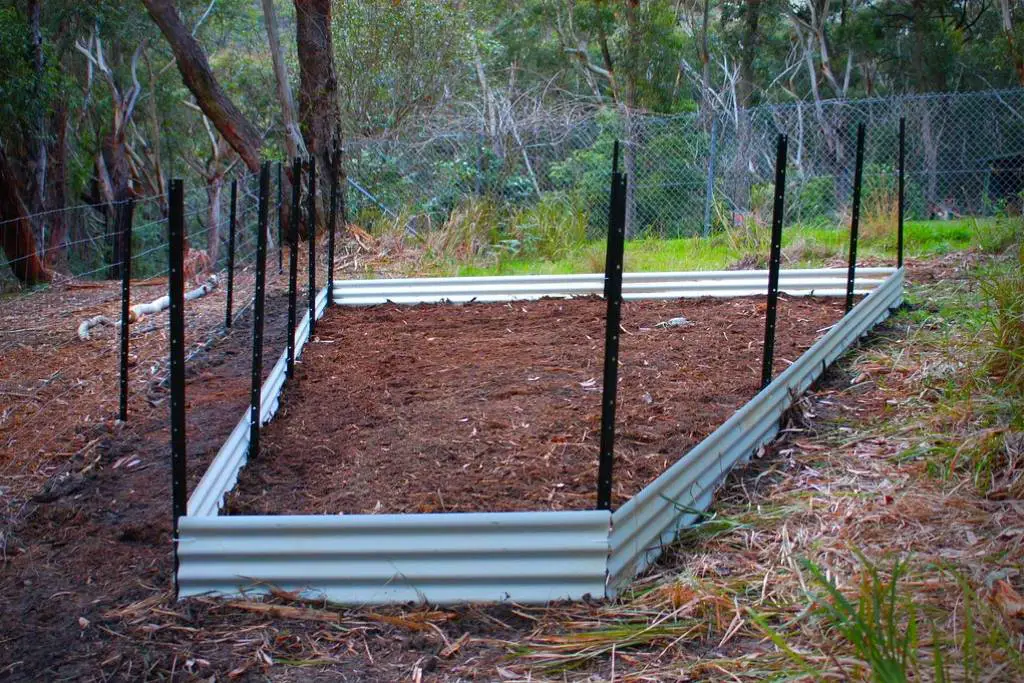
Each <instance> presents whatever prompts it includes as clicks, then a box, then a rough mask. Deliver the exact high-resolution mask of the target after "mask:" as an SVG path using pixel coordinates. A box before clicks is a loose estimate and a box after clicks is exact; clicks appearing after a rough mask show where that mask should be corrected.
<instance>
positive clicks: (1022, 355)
mask: <svg viewBox="0 0 1024 683" xmlns="http://www.w3.org/2000/svg"><path fill="white" fill-rule="evenodd" d="M1014 261H1015V262H1014V263H1012V264H1011V265H1010V266H1009V267H1008V268H1006V269H998V270H995V271H993V272H991V273H990V274H989V275H988V277H986V278H985V279H984V280H983V281H982V285H981V287H982V292H983V294H984V295H985V300H986V309H987V313H988V329H989V336H990V341H991V348H990V349H989V351H988V357H987V359H986V360H987V367H988V371H989V373H990V374H991V375H992V377H993V378H995V379H996V380H997V381H998V382H999V384H1000V385H1002V387H1003V388H1004V389H1006V390H1007V391H1008V392H1010V394H1011V395H1012V396H1014V397H1015V398H1017V399H1021V398H1024V249H1019V250H1018V253H1017V254H1016V258H1015V259H1014Z"/></svg>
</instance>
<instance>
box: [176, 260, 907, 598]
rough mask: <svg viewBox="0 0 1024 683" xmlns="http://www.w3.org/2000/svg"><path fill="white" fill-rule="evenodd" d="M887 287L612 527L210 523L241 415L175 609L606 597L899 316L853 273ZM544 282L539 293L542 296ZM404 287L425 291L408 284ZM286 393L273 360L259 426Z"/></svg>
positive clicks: (185, 544) (587, 522)
mask: <svg viewBox="0 0 1024 683" xmlns="http://www.w3.org/2000/svg"><path fill="white" fill-rule="evenodd" d="M789 272H790V273H793V272H795V271H789ZM762 273H763V271H762ZM799 273H800V274H799V276H792V277H790V281H791V282H792V281H793V280H798V279H807V278H808V277H811V278H813V277H818V276H822V277H828V278H831V277H834V276H835V274H837V273H839V274H842V275H843V277H844V278H845V271H843V270H830V271H825V272H823V271H799ZM884 274H890V275H889V277H888V278H887V279H885V280H884V281H883V283H882V285H881V286H880V287H877V286H875V285H874V283H872V285H871V286H870V294H869V296H868V297H867V298H865V299H864V300H863V301H861V302H860V303H859V304H858V305H857V306H856V307H855V308H854V310H853V311H852V312H851V313H850V314H849V315H848V316H846V317H845V318H843V320H842V321H841V322H839V323H838V324H837V325H835V326H834V327H833V328H832V329H831V330H830V331H829V333H828V334H826V335H825V337H823V338H822V339H821V340H819V341H818V342H817V343H816V344H815V345H814V346H813V347H811V349H810V350H808V351H807V352H806V353H805V354H804V355H803V356H801V357H800V358H799V359H798V360H797V361H796V362H795V363H794V364H793V365H791V366H790V367H789V368H788V369H787V370H786V371H785V372H783V373H782V374H781V375H780V376H779V377H778V378H776V380H775V381H774V382H773V383H772V384H771V385H770V386H769V387H768V388H766V389H765V390H764V391H763V392H761V393H760V394H758V395H757V396H756V397H755V398H754V399H753V400H752V401H750V402H749V403H748V404H746V405H745V406H743V407H742V408H741V409H740V410H739V411H737V412H736V414H735V415H733V417H732V418H730V419H729V420H728V421H726V422H725V423H724V424H723V425H722V426H721V427H720V428H719V429H717V430H716V431H715V432H714V433H713V434H712V435H711V436H709V437H708V438H707V439H705V440H704V441H702V442H701V443H700V444H698V445H697V446H696V447H695V448H694V449H693V450H691V451H690V452H689V453H687V454H686V455H685V456H684V457H683V458H681V459H680V460H679V461H678V462H677V463H675V464H674V465H673V466H672V467H671V468H669V470H668V471H667V472H665V474H663V475H662V476H661V477H659V478H658V479H657V480H655V481H654V482H653V483H652V484H651V485H649V486H648V487H646V488H645V489H644V490H643V491H641V492H640V493H639V494H637V495H636V496H635V497H634V498H633V499H632V500H631V501H630V502H629V503H627V504H626V505H624V506H623V507H622V508H621V509H620V510H617V511H616V512H615V513H614V514H610V513H608V512H607V511H583V512H524V513H465V514H455V513H452V514H431V515H345V516H326V515H324V516H312V515H311V516H259V517H248V516H246V517H220V516H217V511H218V509H219V507H220V505H221V503H222V501H223V496H224V494H225V493H226V492H227V491H228V490H230V488H231V487H233V486H234V484H235V481H236V479H237V476H238V471H239V470H240V469H241V467H242V466H243V465H244V464H245V457H246V450H247V448H248V439H249V431H248V416H247V415H246V416H244V417H243V419H242V420H241V421H240V422H239V424H238V426H237V427H236V428H235V430H234V431H233V432H232V434H231V436H230V437H229V439H228V441H227V443H225V445H224V447H223V448H222V449H221V451H220V453H218V455H217V457H216V459H215V460H214V462H213V464H212V465H211V466H210V469H209V471H208V472H207V473H206V475H205V476H204V477H203V480H202V481H201V482H200V485H199V487H197V489H196V491H195V492H194V493H193V495H192V498H191V499H190V500H189V516H188V517H183V518H182V519H181V540H180V546H179V560H180V566H179V573H178V582H179V589H180V595H182V596H188V595H198V594H203V593H215V594H221V595H234V594H238V593H240V592H243V591H249V590H250V589H251V590H252V591H254V592H261V591H264V590H266V585H265V584H264V583H260V582H266V583H269V584H273V585H275V586H279V587H281V588H284V589H285V590H302V591H306V592H307V593H309V594H311V595H319V596H323V597H326V598H327V599H330V600H333V601H336V602H341V603H360V604H361V603H389V602H405V601H410V600H412V601H420V600H428V601H430V602H435V603H442V604H443V603H455V602H473V601H503V600H512V601H515V602H523V603H544V602H547V601H550V600H555V599H563V598H569V599H578V598H581V597H583V596H585V595H587V594H590V595H592V596H601V595H603V594H607V595H614V594H615V592H616V591H617V589H618V588H619V587H620V586H621V585H622V584H623V583H624V582H625V581H628V580H629V579H630V578H631V577H633V576H634V575H635V574H636V573H637V572H639V571H641V570H643V569H644V568H645V567H646V566H647V565H648V564H649V563H650V562H651V561H652V560H653V559H654V558H655V557H657V555H658V553H660V551H661V547H662V545H663V544H664V543H667V542H670V541H671V540H672V539H673V538H674V537H675V534H676V531H677V530H678V528H679V527H680V526H681V525H683V524H687V523H690V522H691V521H692V520H693V518H694V516H695V515H694V512H693V511H696V510H703V509H705V508H707V506H708V505H709V504H710V502H711V497H712V495H713V494H714V490H715V488H716V487H717V486H718V485H719V484H720V483H721V481H722V480H723V479H724V477H725V475H726V474H727V473H728V471H729V469H730V468H731V467H733V466H734V465H735V464H736V463H737V462H739V461H742V460H744V459H746V458H748V457H749V456H750V454H751V453H753V451H754V450H755V449H756V448H757V447H758V446H759V445H761V444H763V443H765V442H767V441H768V440H770V439H771V438H772V437H773V436H774V434H775V433H776V432H777V430H778V422H779V418H780V416H781V415H782V413H783V412H784V410H785V409H786V408H788V406H789V405H790V404H791V402H792V397H793V396H796V395H799V394H800V393H801V392H803V391H804V390H806V389H807V387H808V386H809V385H810V384H811V382H813V381H814V379H815V378H817V377H818V375H819V374H820V373H821V372H822V370H823V369H824V368H825V367H827V365H828V364H829V363H831V362H832V361H834V360H835V359H836V358H837V357H838V356H839V355H840V354H841V353H842V352H843V351H844V350H846V348H847V347H848V346H849V345H850V344H851V343H853V342H854V341H855V340H856V339H857V338H858V337H859V336H860V335H862V334H864V333H865V332H867V331H868V330H869V329H870V328H871V327H872V326H873V325H875V324H876V323H877V322H878V321H880V320H882V319H884V318H885V317H886V316H887V315H888V314H889V311H890V309H891V308H893V307H895V306H896V305H898V303H899V301H900V300H901V297H902V285H903V271H902V270H900V271H894V270H893V269H861V275H863V276H865V281H863V282H861V284H860V285H859V286H861V287H864V288H865V289H867V288H868V286H866V285H865V284H864V282H872V280H873V279H874V278H876V277H877V276H879V275H884ZM680 275H683V276H685V277H679V276H680ZM707 275H708V274H707V273H699V274H678V273H675V274H665V273H645V274H634V275H633V276H632V278H633V283H634V285H637V286H638V289H636V290H634V295H635V296H637V297H645V296H651V295H652V293H653V294H654V295H655V296H656V295H657V293H658V292H659V290H658V289H657V288H656V287H654V288H653V289H652V288H650V287H648V288H647V289H643V288H642V286H643V285H659V284H665V283H667V284H668V286H670V287H672V288H673V289H672V290H663V291H676V290H675V288H677V287H678V286H679V284H680V283H694V282H705V281H706V276H707ZM717 275H721V278H719V279H718V280H717V281H716V282H717V284H716V286H719V285H720V286H722V287H723V289H720V290H719V291H722V292H725V291H729V292H731V295H735V293H736V290H729V289H726V287H727V286H728V285H734V284H736V283H737V282H743V281H744V278H745V277H747V276H746V275H744V274H742V273H731V272H730V273H719V274H716V276H717ZM564 277H566V276H539V277H537V278H535V279H534V280H532V281H531V282H529V283H523V282H522V278H467V279H466V280H476V281H478V282H477V283H476V285H487V286H496V285H501V286H505V287H509V286H513V287H514V286H516V285H517V284H519V285H523V284H526V285H527V286H528V287H533V286H534V285H537V284H554V285H556V286H559V287H560V286H562V284H560V283H564V280H563V279H560V278H564ZM568 277H569V278H570V279H571V280H570V281H583V282H584V284H587V286H591V284H588V283H587V282H586V278H592V277H594V276H568ZM546 279H547V280H548V282H543V280H546ZM481 280H486V282H479V281H481ZM496 280H504V281H505V282H497V281H496ZM399 282H400V281H399ZM406 282H409V283H414V284H413V285H410V286H420V285H419V284H416V283H417V281H413V280H410V281H406ZM432 282H437V281H432ZM459 282H460V283H461V282H464V280H463V279H459ZM843 283H844V285H845V279H844V280H843ZM471 284H472V283H471ZM378 286H379V281H376V282H375V281H361V282H357V283H354V284H353V289H359V288H366V289H367V290H369V291H372V290H373V288H375V287H378ZM431 286H433V285H431ZM452 286H454V284H453V285H452ZM702 286H703V285H702ZM763 289H764V288H763V287H761V289H760V290H759V291H758V293H761V292H763ZM463 291H465V290H463ZM495 291H500V290H495ZM533 291H535V292H536V291H538V290H533ZM838 291H843V290H842V289H839V290H838ZM506 292H507V289H506ZM374 295H376V294H374ZM721 295H725V294H721ZM411 296H419V295H418V294H415V295H411ZM508 296H518V295H508ZM444 298H449V297H447V296H446V297H444ZM325 302H326V291H322V292H321V293H320V296H319V297H318V300H317V316H318V317H319V316H320V315H322V313H323V308H324V303H325ZM308 330H309V320H308V316H306V317H304V318H303V321H302V323H301V324H300V325H299V327H298V329H297V330H296V342H297V348H298V349H301V348H302V345H303V344H304V343H305V341H306V337H307V336H308ZM283 382H284V359H283V358H282V359H280V360H279V361H278V362H277V364H276V365H275V366H274V369H273V370H272V371H271V373H270V376H269V377H268V378H267V380H266V382H264V385H263V414H262V416H261V417H262V419H263V420H264V421H267V420H269V419H270V417H271V416H272V415H273V413H274V412H275V411H276V409H277V401H278V395H279V393H280V389H281V386H282V384H283Z"/></svg>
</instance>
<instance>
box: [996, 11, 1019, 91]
mask: <svg viewBox="0 0 1024 683" xmlns="http://www.w3.org/2000/svg"><path fill="white" fill-rule="evenodd" d="M999 16H1000V19H1001V22H1002V25H1003V35H1004V36H1005V37H1006V44H1007V47H1009V48H1010V54H1011V55H1013V68H1014V69H1015V70H1016V71H1017V81H1018V82H1019V83H1020V85H1024V54H1021V49H1020V46H1019V45H1017V38H1016V36H1015V35H1014V31H1013V8H1012V7H1010V0H999Z"/></svg>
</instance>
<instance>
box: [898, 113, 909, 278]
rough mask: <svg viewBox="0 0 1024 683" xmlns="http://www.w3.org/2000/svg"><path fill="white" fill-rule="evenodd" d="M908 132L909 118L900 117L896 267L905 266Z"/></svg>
mask: <svg viewBox="0 0 1024 683" xmlns="http://www.w3.org/2000/svg"><path fill="white" fill-rule="evenodd" d="M906 134H907V120H906V118H904V117H902V116H901V117H900V161H899V163H900V168H899V180H898V181H897V182H898V184H899V194H898V196H897V199H896V267H898V268H902V267H903V173H904V171H903V168H904V166H903V164H904V153H905V149H906V148H905V147H904V145H905V144H906Z"/></svg>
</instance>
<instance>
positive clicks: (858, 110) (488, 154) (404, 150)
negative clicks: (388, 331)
mask: <svg viewBox="0 0 1024 683" xmlns="http://www.w3.org/2000/svg"><path fill="white" fill-rule="evenodd" d="M1022 111H1024V90H1007V91H987V92H976V93H950V94H935V95H913V96H901V97H889V98H877V99H863V100H841V101H824V102H820V103H817V104H814V103H795V104H784V105H764V106H759V107H755V108H752V109H749V110H733V111H728V112H718V113H716V114H714V115H713V116H701V115H699V114H686V115H678V116H670V117H665V116H651V115H645V114H641V113H636V112H624V111H617V110H605V111H602V112H596V113H590V114H586V115H582V116H576V117H565V116H553V117H550V118H546V117H544V116H542V115H540V116H538V115H534V116H532V117H529V118H523V119H522V120H520V121H515V120H513V119H512V118H511V116H508V117H505V118H504V119H503V123H502V125H500V126H498V128H497V129H496V130H495V129H493V127H491V128H492V129H491V130H489V132H487V133H486V134H485V132H484V131H486V130H488V124H487V122H486V121H484V120H482V119H477V118H473V117H463V118H452V119H449V120H446V121H445V122H443V123H435V124H434V126H433V127H427V126H424V127H422V128H419V129H417V130H416V131H415V132H413V133H409V134H405V135H402V136H399V137H387V138H384V139H356V140H350V141H348V143H347V145H346V170H347V172H348V174H349V178H350V180H351V182H350V187H349V193H348V201H349V204H350V206H351V207H353V212H354V215H355V217H356V221H357V222H364V223H366V222H372V221H373V220H374V218H375V217H376V216H379V215H380V214H382V213H387V214H388V215H389V216H391V217H394V216H397V215H399V214H403V213H405V214H408V215H409V216H410V219H412V220H413V223H414V224H415V223H417V222H421V221H422V220H426V221H429V222H430V223H431V224H437V223H438V222H439V221H444V220H446V219H447V217H448V216H449V215H450V214H451V212H452V211H453V210H454V209H455V208H456V207H458V206H459V205H460V204H461V203H463V202H465V201H466V200H468V199H470V198H473V197H482V198H487V199H489V200H490V201H493V202H496V203H498V204H499V205H502V206H508V207H513V208H516V207H530V206H537V205H539V204H543V202H545V201H552V197H558V198H560V199H562V200H564V201H566V202H568V203H569V204H570V205H571V206H572V207H573V208H574V209H575V210H577V211H580V212H582V213H583V214H584V215H585V216H586V222H587V225H588V227H589V229H590V231H591V232H592V233H593V234H595V235H596V234H601V233H603V231H604V230H605V229H606V227H607V226H606V223H607V188H608V182H609V177H610V161H609V160H610V156H611V146H612V142H613V141H614V140H615V139H617V138H618V139H621V140H622V141H623V143H624V146H625V150H624V171H625V172H626V174H627V176H628V177H629V179H630V190H629V196H628V197H627V223H628V227H629V232H630V234H631V235H644V234H650V235H656V236H681V235H692V234H699V233H701V232H708V231H711V230H714V229H715V228H716V227H724V226H728V225H731V224H735V223H737V222H738V221H739V220H744V219H746V218H747V217H753V218H762V217H763V216H764V214H765V213H766V211H768V210H770V203H771V179H772V171H773V162H774V148H775V140H776V137H777V136H778V135H779V134H780V133H784V134H787V135H788V136H789V139H790V145H789V148H790V154H789V163H790V167H791V171H790V175H789V178H788V180H787V186H788V187H787V206H786V217H787V221H789V222H794V221H795V222H799V223H802V224H823V225H825V224H828V225H836V224H839V223H841V222H842V221H843V219H844V218H845V217H846V215H847V212H848V210H849V205H850V200H851V195H852V186H853V166H854V164H853V155H854V147H855V137H856V128H857V125H858V124H859V123H864V124H865V125H866V127H867V147H866V149H867V152H866V158H865V171H864V185H865V196H864V202H865V206H866V207H868V210H869V211H876V212H886V211H893V210H894V207H895V193H896V164H897V158H896V155H897V134H898V127H899V119H900V118H901V117H905V118H906V121H907V124H906V125H907V151H906V170H907V186H906V210H907V216H908V218H911V219H915V218H916V219H926V218H948V217H952V216H957V215H990V214H993V213H996V212H999V211H1007V210H1010V211H1014V210H1019V208H1020V201H1021V198H1020V195H1021V191H1022V190H1024V116H1022V114H1021V112H1022Z"/></svg>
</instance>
